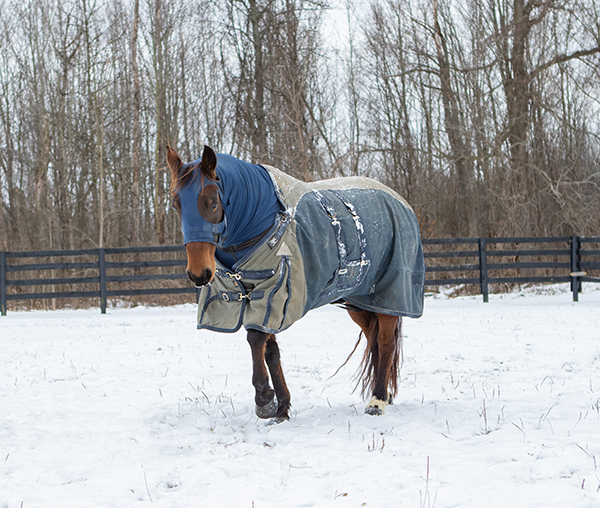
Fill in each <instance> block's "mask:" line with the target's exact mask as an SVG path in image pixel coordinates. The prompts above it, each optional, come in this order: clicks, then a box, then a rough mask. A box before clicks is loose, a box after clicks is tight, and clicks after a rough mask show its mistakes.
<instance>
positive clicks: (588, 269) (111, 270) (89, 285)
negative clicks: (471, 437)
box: [0, 236, 600, 316]
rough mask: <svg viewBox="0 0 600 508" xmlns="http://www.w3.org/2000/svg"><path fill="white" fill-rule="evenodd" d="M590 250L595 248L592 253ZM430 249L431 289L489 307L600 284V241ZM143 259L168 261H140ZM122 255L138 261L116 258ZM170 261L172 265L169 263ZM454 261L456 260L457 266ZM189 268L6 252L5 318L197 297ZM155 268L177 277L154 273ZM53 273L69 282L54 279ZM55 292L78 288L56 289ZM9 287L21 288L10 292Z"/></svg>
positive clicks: (492, 241)
mask: <svg viewBox="0 0 600 508" xmlns="http://www.w3.org/2000/svg"><path fill="white" fill-rule="evenodd" d="M591 244H596V247H595V248H586V247H587V246H591ZM507 246H508V247H507ZM540 246H541V247H540ZM423 247H424V250H425V260H426V263H427V279H426V281H425V285H426V286H430V287H432V286H443V285H449V286H453V285H459V284H466V285H478V286H480V291H481V294H482V295H483V301H484V302H487V301H488V298H489V293H490V289H489V288H490V285H492V284H510V283H516V284H523V283H550V282H554V283H563V282H564V283H566V282H569V283H570V285H571V291H572V293H573V301H578V298H579V293H580V292H581V284H582V282H600V237H580V236H573V237H547V238H444V239H425V240H423ZM525 247H527V248H525ZM144 254H145V255H152V257H155V258H161V259H157V260H155V259H152V260H139V259H136V258H140V257H141V256H142V255H144ZM123 256H128V257H130V258H131V257H133V258H134V260H133V261H129V260H128V261H123V260H116V259H117V258H119V257H121V258H122V257H123ZM165 256H166V257H170V258H171V259H164V258H165ZM27 258H50V259H51V262H44V263H31V262H28V263H24V264H18V260H20V259H27ZM57 258H58V259H59V261H57V260H56V259H57ZM68 258H71V260H68ZM74 258H77V259H78V260H77V261H75V260H74ZM82 258H83V259H82ZM498 258H499V259H498ZM65 259H67V261H65ZM449 260H453V261H454V262H453V263H451V264H450V263H449ZM457 260H460V261H457ZM465 260H466V261H465ZM470 261H473V262H470ZM185 265H186V259H185V249H184V248H183V247H180V246H174V247H125V248H115V249H79V250H62V251H35V252H0V312H1V314H2V315H3V316H5V315H6V310H7V303H8V302H9V301H15V300H32V299H43V298H99V300H100V310H101V312H102V313H103V314H104V313H106V306H107V301H108V299H109V298H115V297H123V296H142V295H166V294H185V293H190V294H192V293H193V294H196V288H194V287H191V286H190V285H189V283H188V282H187V276H186V275H185V274H184V273H183V272H184V270H183V268H184V267H185ZM149 270H150V271H151V270H154V271H156V270H159V271H162V272H165V271H167V272H168V271H169V270H171V271H173V270H176V272H175V273H148V271H149ZM32 271H35V272H36V274H37V275H38V276H39V275H42V276H40V277H38V278H22V279H18V278H15V277H13V276H12V274H15V273H17V272H32ZM46 271H50V277H46V273H45V272H46ZM54 271H59V272H61V273H66V274H69V276H65V277H54V276H53V273H54ZM143 271H144V272H145V273H142V272H143ZM594 274H597V276H594ZM148 281H155V286H157V285H160V287H135V288H132V287H131V286H132V285H137V286H140V285H143V283H144V282H148ZM182 281H183V284H181V282H182ZM176 282H180V284H176ZM124 284H127V286H126V287H125V286H124ZM32 286H43V287H44V288H48V287H49V286H52V289H51V290H44V291H35V292H24V291H23V289H24V288H27V287H32ZM54 286H77V287H78V288H79V289H68V290H56V289H55V288H54ZM9 288H14V290H11V291H10V292H9Z"/></svg>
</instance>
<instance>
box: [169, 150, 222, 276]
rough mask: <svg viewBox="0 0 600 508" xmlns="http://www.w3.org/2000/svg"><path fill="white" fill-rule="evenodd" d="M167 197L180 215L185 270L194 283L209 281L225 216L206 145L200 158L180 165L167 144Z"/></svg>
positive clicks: (212, 154)
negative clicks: (169, 182)
mask: <svg viewBox="0 0 600 508" xmlns="http://www.w3.org/2000/svg"><path fill="white" fill-rule="evenodd" d="M167 163H168V165H169V168H171V198H172V200H173V207H174V208H175V209H176V210H177V213H179V216H180V218H181V230H182V231H183V244H184V245H185V249H186V251H187V258H188V264H187V269H186V273H187V275H188V277H189V278H190V280H191V281H192V282H193V283H194V284H195V285H196V286H204V285H206V284H208V283H210V282H211V281H212V280H213V278H214V276H215V270H216V262H215V249H216V246H217V244H218V243H219V239H220V236H221V234H222V233H223V230H224V229H225V215H224V213H223V206H222V204H221V199H220V197H219V188H218V187H217V185H216V183H215V182H217V181H218V180H219V179H218V177H217V173H216V171H215V168H216V166H217V156H216V155H215V152H213V150H212V149H211V148H209V147H208V146H205V147H204V151H203V152H202V159H200V160H197V161H193V162H188V163H186V164H184V163H183V162H182V161H181V158H180V157H179V155H178V154H177V152H175V150H173V149H171V148H170V147H168V148H167Z"/></svg>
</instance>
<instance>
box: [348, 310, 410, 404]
mask: <svg viewBox="0 0 600 508" xmlns="http://www.w3.org/2000/svg"><path fill="white" fill-rule="evenodd" d="M369 314H370V315H369V325H368V327H367V328H366V330H363V331H361V333H360V335H359V337H358V342H360V341H361V338H362V337H363V335H364V337H365V338H366V339H367V345H366V347H365V352H364V354H363V358H362V361H361V364H360V366H359V368H358V372H357V376H356V377H357V384H356V387H357V388H358V386H359V385H360V386H361V393H362V396H363V397H364V398H367V397H370V396H371V395H372V393H373V390H374V389H375V382H376V380H377V374H378V369H379V342H378V340H379V318H378V316H377V314H375V313H369ZM393 340H394V345H395V348H394V356H393V358H392V364H391V366H390V372H389V377H388V391H389V393H390V395H392V397H395V396H396V393H397V392H398V377H399V374H400V365H401V361H402V360H403V359H404V358H403V357H404V355H403V351H402V318H401V317H399V318H398V325H397V326H396V327H395V329H394V336H393ZM358 342H357V345H358Z"/></svg>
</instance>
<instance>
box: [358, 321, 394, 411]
mask: <svg viewBox="0 0 600 508" xmlns="http://www.w3.org/2000/svg"><path fill="white" fill-rule="evenodd" d="M377 319H378V322H379V331H378V334H377V350H378V362H379V365H378V367H377V369H376V370H375V372H376V374H375V386H374V388H373V397H371V400H370V401H369V403H368V404H367V407H366V408H365V413H366V414H369V415H382V414H383V413H384V412H385V408H386V407H387V406H388V404H389V403H390V402H391V400H392V398H391V395H390V393H389V392H388V388H390V387H391V388H392V392H393V393H394V394H395V392H396V387H397V384H398V379H397V378H398V363H399V351H398V347H399V345H398V340H399V334H400V329H399V322H400V318H399V317H397V316H390V315H387V314H378V315H377Z"/></svg>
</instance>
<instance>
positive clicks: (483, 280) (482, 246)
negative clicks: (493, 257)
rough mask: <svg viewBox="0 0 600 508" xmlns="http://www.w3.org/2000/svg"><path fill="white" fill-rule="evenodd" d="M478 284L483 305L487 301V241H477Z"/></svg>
mask: <svg viewBox="0 0 600 508" xmlns="http://www.w3.org/2000/svg"><path fill="white" fill-rule="evenodd" d="M479 281H480V282H479V283H480V284H481V294H482V295H483V301H484V303H487V302H488V301H489V288H488V270H487V240H486V239H485V238H480V239H479Z"/></svg>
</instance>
